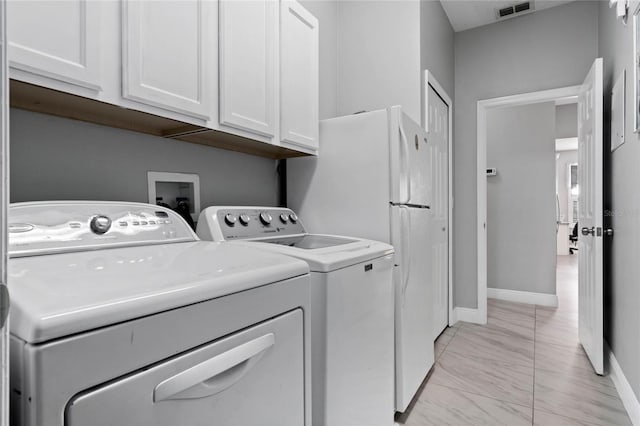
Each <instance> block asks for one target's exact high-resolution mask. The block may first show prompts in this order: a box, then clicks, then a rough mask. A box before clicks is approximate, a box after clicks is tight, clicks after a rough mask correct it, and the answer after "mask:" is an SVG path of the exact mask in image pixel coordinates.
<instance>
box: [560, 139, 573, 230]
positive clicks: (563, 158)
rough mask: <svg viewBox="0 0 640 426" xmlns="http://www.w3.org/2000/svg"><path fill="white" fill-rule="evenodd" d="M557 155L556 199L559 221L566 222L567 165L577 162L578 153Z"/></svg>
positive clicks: (564, 152) (567, 206) (567, 201)
mask: <svg viewBox="0 0 640 426" xmlns="http://www.w3.org/2000/svg"><path fill="white" fill-rule="evenodd" d="M557 154H558V158H557V159H556V187H557V190H558V198H559V199H560V221H562V222H566V221H567V220H568V219H569V211H568V208H569V191H568V188H569V181H568V170H567V168H568V167H569V164H572V163H577V162H578V151H561V152H558V153H557Z"/></svg>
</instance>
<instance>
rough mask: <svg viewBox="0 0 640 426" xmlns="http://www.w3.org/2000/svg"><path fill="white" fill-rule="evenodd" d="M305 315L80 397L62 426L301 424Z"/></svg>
mask: <svg viewBox="0 0 640 426" xmlns="http://www.w3.org/2000/svg"><path fill="white" fill-rule="evenodd" d="M302 318H303V315H302V311H301V310H300V309H298V310H295V311H293V312H290V313H287V314H284V315H281V316H279V317H277V318H275V319H272V320H270V321H267V322H265V323H262V324H260V325H257V326H254V327H252V328H249V329H248V330H245V331H241V332H238V333H236V334H234V335H231V336H230V337H226V338H223V339H220V340H217V341H215V342H214V343H211V344H208V345H206V346H202V347H200V348H198V349H195V350H192V351H190V352H187V353H186V354H182V355H179V356H177V357H174V358H171V359H169V360H167V361H165V362H162V363H160V364H157V365H154V366H150V367H149V368H148V369H145V370H143V371H140V372H136V373H134V374H131V375H128V376H125V377H123V378H121V379H118V380H116V381H113V382H110V383H107V384H105V385H103V386H101V387H98V388H94V389H92V390H89V391H86V392H84V393H81V394H79V395H77V396H76V397H75V398H74V399H72V400H71V401H70V402H69V404H68V406H67V410H66V423H65V424H66V425H67V426H81V425H89V424H100V425H104V426H108V425H113V426H116V425H117V426H122V425H157V426H163V425H167V426H169V425H171V426H175V425H181V426H195V425H205V424H219V425H229V426H231V425H238V426H245V425H275V424H282V425H303V424H304V343H303V320H302ZM203 326H206V325H203ZM159 338H171V336H159Z"/></svg>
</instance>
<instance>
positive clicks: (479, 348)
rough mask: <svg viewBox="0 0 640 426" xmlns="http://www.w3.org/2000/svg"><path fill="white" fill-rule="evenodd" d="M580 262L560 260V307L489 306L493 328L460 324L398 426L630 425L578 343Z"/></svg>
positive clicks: (439, 347) (442, 341) (439, 344)
mask: <svg viewBox="0 0 640 426" xmlns="http://www.w3.org/2000/svg"><path fill="white" fill-rule="evenodd" d="M577 259H578V256H576V255H573V256H558V269H557V284H556V285H557V294H558V299H559V300H558V305H559V306H558V307H557V308H549V307H543V306H536V305H526V304H520V303H512V302H505V301H501V300H495V299H489V300H488V319H487V325H484V326H479V325H475V324H467V323H458V324H456V326H455V327H449V328H447V329H446V330H445V331H443V333H442V334H441V335H440V337H439V338H438V340H437V341H436V344H435V356H436V363H435V365H434V367H433V370H432V371H431V373H430V375H429V377H428V379H427V381H426V382H425V383H424V384H423V387H422V389H421V390H420V391H419V395H418V397H417V398H416V399H415V401H414V402H413V404H412V406H410V408H409V410H408V411H407V413H405V414H404V415H403V416H401V417H400V418H398V419H397V421H398V424H399V425H406V426H430V425H452V426H463V425H474V426H475V425H506V426H519V425H535V426H573V425H578V426H582V425H585V426H594V425H595V426H597V425H606V426H613V425H630V424H631V422H630V420H629V417H628V416H627V413H626V411H625V409H624V407H623V405H622V402H621V401H620V397H619V396H618V393H617V391H616V389H615V387H614V386H613V383H612V382H611V379H610V378H609V377H607V376H602V377H601V376H598V375H596V374H595V373H593V369H592V368H591V364H590V363H589V360H588V358H587V356H586V355H585V353H584V351H583V349H582V347H581V346H580V343H579V342H578V269H577V268H578V264H577Z"/></svg>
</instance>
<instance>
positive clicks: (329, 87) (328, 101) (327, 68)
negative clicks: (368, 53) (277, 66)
mask: <svg viewBox="0 0 640 426" xmlns="http://www.w3.org/2000/svg"><path fill="white" fill-rule="evenodd" d="M300 3H301V4H302V5H303V6H304V7H305V8H306V9H307V10H309V12H311V13H312V14H313V15H314V16H315V17H316V18H318V21H319V22H320V111H319V112H320V120H323V119H325V118H332V117H336V116H337V115H338V113H337V107H338V99H337V97H338V90H337V84H338V76H337V69H338V68H337V60H338V58H337V54H338V52H337V47H338V41H337V37H338V31H337V24H338V3H337V2H336V1H334V0H302V1H301V2H300Z"/></svg>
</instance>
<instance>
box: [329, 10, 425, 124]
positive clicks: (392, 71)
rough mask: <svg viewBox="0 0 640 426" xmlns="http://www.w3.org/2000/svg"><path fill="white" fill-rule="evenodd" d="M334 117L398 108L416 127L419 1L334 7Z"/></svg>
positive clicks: (418, 66) (417, 115)
mask: <svg viewBox="0 0 640 426" xmlns="http://www.w3.org/2000/svg"><path fill="white" fill-rule="evenodd" d="M337 41H338V74H337V75H338V85H337V90H338V115H348V114H353V113H354V112H358V111H363V110H366V111H372V110H376V109H381V108H386V107H388V106H391V105H402V106H403V108H404V111H405V112H406V113H407V114H408V115H409V116H410V117H411V118H413V119H414V120H416V121H418V122H420V115H421V114H420V111H421V105H420V81H421V77H420V74H421V73H420V1H419V0H380V1H378V0H370V1H340V2H338V40H337Z"/></svg>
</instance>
